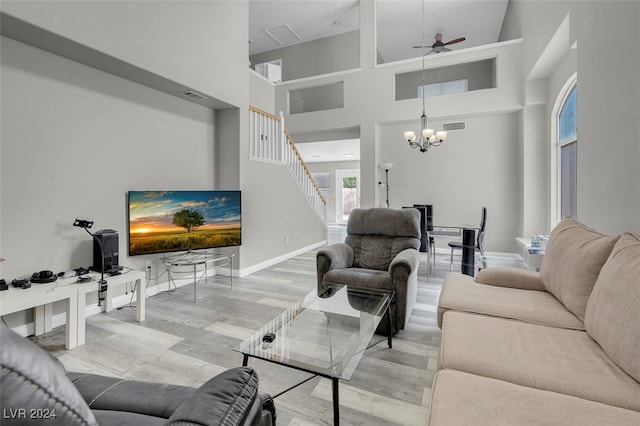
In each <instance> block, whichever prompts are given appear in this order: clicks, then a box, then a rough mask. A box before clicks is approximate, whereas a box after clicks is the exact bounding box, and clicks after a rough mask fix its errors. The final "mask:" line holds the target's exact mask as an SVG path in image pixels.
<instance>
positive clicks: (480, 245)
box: [449, 207, 487, 271]
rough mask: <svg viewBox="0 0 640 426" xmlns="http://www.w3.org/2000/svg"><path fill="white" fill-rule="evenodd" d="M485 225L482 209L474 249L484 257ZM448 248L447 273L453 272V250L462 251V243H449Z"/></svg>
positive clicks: (484, 214) (485, 215) (484, 210)
mask: <svg viewBox="0 0 640 426" xmlns="http://www.w3.org/2000/svg"><path fill="white" fill-rule="evenodd" d="M486 224H487V208H486V207H483V208H482V217H481V218H480V230H479V231H478V237H477V238H476V247H475V249H476V250H478V251H479V252H480V256H484V228H485V225H486ZM449 247H450V248H451V260H450V261H449V271H452V270H453V250H462V241H450V242H449Z"/></svg>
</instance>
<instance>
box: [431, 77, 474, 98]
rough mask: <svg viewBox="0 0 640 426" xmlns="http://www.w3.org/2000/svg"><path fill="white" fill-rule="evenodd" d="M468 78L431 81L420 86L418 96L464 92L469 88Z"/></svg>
mask: <svg viewBox="0 0 640 426" xmlns="http://www.w3.org/2000/svg"><path fill="white" fill-rule="evenodd" d="M468 86H469V84H468V80H467V79H466V78H463V79H460V80H452V81H442V82H440V83H429V84H425V85H422V84H421V85H420V86H418V98H421V97H423V96H426V97H428V98H429V97H432V96H441V95H451V94H453V93H464V92H466V91H467V90H468Z"/></svg>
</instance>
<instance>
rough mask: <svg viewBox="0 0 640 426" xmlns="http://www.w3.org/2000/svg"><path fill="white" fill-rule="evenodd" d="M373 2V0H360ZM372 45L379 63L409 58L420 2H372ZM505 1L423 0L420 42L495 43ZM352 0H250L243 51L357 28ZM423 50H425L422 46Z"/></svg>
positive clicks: (459, 46)
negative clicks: (436, 38)
mask: <svg viewBox="0 0 640 426" xmlns="http://www.w3.org/2000/svg"><path fill="white" fill-rule="evenodd" d="M363 1H374V0H363ZM375 1H376V17H377V18H376V31H377V47H378V52H379V54H380V56H381V57H382V59H383V61H384V62H393V61H398V60H402V59H408V58H414V57H416V56H419V55H420V54H421V49H416V48H413V46H421V45H422V33H423V25H422V1H421V0H375ZM508 3H509V1H508V0H425V3H424V7H425V19H424V40H425V44H426V45H431V44H432V43H433V42H434V36H435V34H436V33H442V34H443V41H445V42H446V41H448V40H451V39H454V38H458V37H465V38H466V40H465V41H463V42H461V43H457V44H455V45H452V46H451V48H452V49H464V48H469V47H474V46H481V45H486V44H491V43H495V42H497V41H498V37H499V35H500V30H501V28H502V21H503V20H504V15H505V12H506V9H507V5H508ZM359 8H360V1H358V0H250V1H249V39H250V44H249V54H250V55H252V54H256V53H261V52H266V51H269V50H274V49H278V48H281V47H286V46H290V45H294V44H299V43H305V42H308V41H311V40H316V39H319V38H323V37H328V36H331V35H337V34H341V33H345V32H349V31H356V30H358V29H359V27H360V22H359V20H360V18H359ZM427 50H429V49H427Z"/></svg>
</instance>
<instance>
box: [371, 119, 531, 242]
mask: <svg viewBox="0 0 640 426" xmlns="http://www.w3.org/2000/svg"><path fill="white" fill-rule="evenodd" d="M518 121H519V119H518V114H517V113H508V114H492V115H485V116H478V117H469V118H467V120H466V123H467V130H464V131H459V132H450V134H449V138H448V139H447V140H445V142H444V144H443V145H442V146H440V147H437V148H432V149H431V150H430V151H428V152H427V153H420V152H419V151H418V150H414V149H411V148H409V147H408V146H406V143H403V142H402V138H401V135H402V132H403V130H404V129H405V126H404V125H397V124H390V125H382V126H380V139H381V140H382V141H383V142H382V144H381V148H380V162H390V163H393V164H394V166H393V168H392V169H391V170H390V171H389V188H390V191H389V192H390V194H389V199H390V204H391V207H395V208H400V207H402V206H411V205H413V204H432V205H433V215H434V225H439V226H446V225H449V226H454V225H467V224H469V223H473V224H475V225H476V226H478V225H479V224H480V215H481V209H482V207H487V230H486V237H485V238H486V246H487V250H489V251H505V252H514V251H515V250H516V247H515V242H514V235H515V234H516V232H517V229H518V228H517V226H518V218H519V216H520V214H519V206H518V202H517V200H518V190H519V187H518V179H517V176H518V175H519V173H520V170H519V169H518V163H517V162H516V161H515V160H516V159H517V155H518V152H519V147H518V128H519V125H518ZM432 123H433V125H434V126H435V127H439V126H440V123H439V122H438V121H433V122H432ZM489 134H490V135H491V137H487V135H489Z"/></svg>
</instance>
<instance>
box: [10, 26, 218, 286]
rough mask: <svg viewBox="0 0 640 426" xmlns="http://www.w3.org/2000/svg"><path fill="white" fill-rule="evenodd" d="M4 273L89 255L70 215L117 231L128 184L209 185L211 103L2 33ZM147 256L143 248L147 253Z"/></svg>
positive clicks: (123, 259)
mask: <svg viewBox="0 0 640 426" xmlns="http://www.w3.org/2000/svg"><path fill="white" fill-rule="evenodd" d="M1 44H2V45H1V47H2V56H1V59H2V64H1V66H2V68H1V71H2V73H1V81H0V83H1V86H2V101H1V102H2V103H1V108H2V127H1V146H0V150H1V152H2V158H1V165H0V166H1V171H0V175H1V177H2V178H1V181H0V182H1V191H0V192H1V196H0V198H1V200H2V216H1V218H0V220H1V228H0V229H1V231H2V233H1V238H0V240H1V241H2V246H1V249H2V257H4V258H6V259H7V260H6V261H5V262H3V263H2V266H1V267H2V271H1V272H2V277H3V278H5V279H7V280H11V279H13V278H16V277H21V276H25V275H30V274H31V273H32V272H35V271H40V270H44V269H49V270H53V271H54V272H59V271H66V270H69V269H71V268H78V267H81V266H82V267H88V266H91V264H92V250H93V248H92V247H93V245H92V241H91V237H89V236H88V235H87V234H86V233H85V232H84V231H83V230H82V229H80V228H75V227H73V226H72V223H73V221H74V219H75V218H82V219H90V220H93V221H95V224H94V230H98V229H104V228H110V229H114V230H116V231H118V232H119V234H120V235H119V236H120V239H119V248H120V264H122V265H124V266H128V267H133V268H137V269H144V261H145V260H146V259H142V258H139V257H137V258H129V257H128V256H127V232H126V219H127V212H126V206H127V205H126V193H127V191H128V190H132V189H209V188H213V187H215V182H214V179H213V174H212V173H211V171H212V170H213V162H214V130H215V126H214V118H215V114H214V112H213V111H211V110H210V109H208V108H204V107H201V106H198V105H195V104H193V103H190V102H187V101H183V100H181V99H178V98H176V97H173V96H169V95H166V94H164V93H161V92H158V91H156V90H153V89H149V88H147V87H145V86H142V85H139V84H136V83H132V82H129V81H126V80H123V79H121V78H119V77H115V76H113V75H110V74H106V73H103V72H101V71H98V70H96V69H93V68H90V67H86V66H84V65H80V64H78V63H76V62H73V61H69V60H67V59H64V58H61V57H59V56H56V55H52V54H50V53H47V52H44V51H42V50H39V49H35V48H33V47H30V46H27V45H25V44H22V43H19V42H16V41H14V40H11V39H7V38H4V37H2V39H1ZM147 258H148V257H147Z"/></svg>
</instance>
